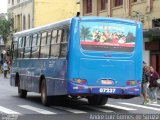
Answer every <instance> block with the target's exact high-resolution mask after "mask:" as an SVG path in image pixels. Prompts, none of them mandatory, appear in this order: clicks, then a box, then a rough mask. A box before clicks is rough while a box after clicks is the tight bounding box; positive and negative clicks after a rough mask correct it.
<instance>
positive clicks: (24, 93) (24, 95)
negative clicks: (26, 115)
mask: <svg viewBox="0 0 160 120" xmlns="http://www.w3.org/2000/svg"><path fill="white" fill-rule="evenodd" d="M18 96H19V97H21V98H26V97H27V91H26V90H22V89H21V88H20V83H18Z"/></svg>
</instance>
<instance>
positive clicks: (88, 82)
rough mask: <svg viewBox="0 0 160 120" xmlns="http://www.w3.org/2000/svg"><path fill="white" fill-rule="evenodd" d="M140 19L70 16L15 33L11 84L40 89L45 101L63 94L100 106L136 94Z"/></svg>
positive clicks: (21, 93) (22, 93)
mask: <svg viewBox="0 0 160 120" xmlns="http://www.w3.org/2000/svg"><path fill="white" fill-rule="evenodd" d="M142 47H143V36H142V24H141V23H140V22H136V21H131V20H124V19H118V18H107V17H74V18H72V19H68V20H64V21H60V22H57V23H52V24H48V25H45V26H41V27H37V28H32V29H29V30H25V31H22V32H18V33H15V34H14V35H13V41H12V51H13V64H12V69H11V77H10V85H11V86H17V87H18V95H19V96H20V97H22V98H25V97H26V96H27V92H37V93H40V94H41V101H42V103H43V104H44V105H49V104H50V103H56V104H57V103H59V102H63V100H64V98H65V97H70V98H79V97H81V98H87V99H88V103H89V104H91V105H104V104H106V103H107V100H108V98H123V99H129V98H133V97H136V96H139V95H140V94H141V81H142Z"/></svg>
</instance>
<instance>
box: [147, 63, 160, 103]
mask: <svg viewBox="0 0 160 120" xmlns="http://www.w3.org/2000/svg"><path fill="white" fill-rule="evenodd" d="M158 78H159V75H158V73H157V72H156V70H155V69H154V68H153V67H152V66H151V67H150V80H149V91H150V99H151V101H152V103H155V104H156V103H157V89H158V86H157V85H156V80H158Z"/></svg>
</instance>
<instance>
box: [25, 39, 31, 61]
mask: <svg viewBox="0 0 160 120" xmlns="http://www.w3.org/2000/svg"><path fill="white" fill-rule="evenodd" d="M30 51H31V36H26V42H25V52H24V58H30Z"/></svg>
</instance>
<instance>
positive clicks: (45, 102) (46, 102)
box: [41, 80, 51, 106]
mask: <svg viewBox="0 0 160 120" xmlns="http://www.w3.org/2000/svg"><path fill="white" fill-rule="evenodd" d="M50 99H51V97H50V96H47V86H46V80H42V83H41V102H42V104H43V105H45V106H49V105H50V103H51V102H50Z"/></svg>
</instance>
